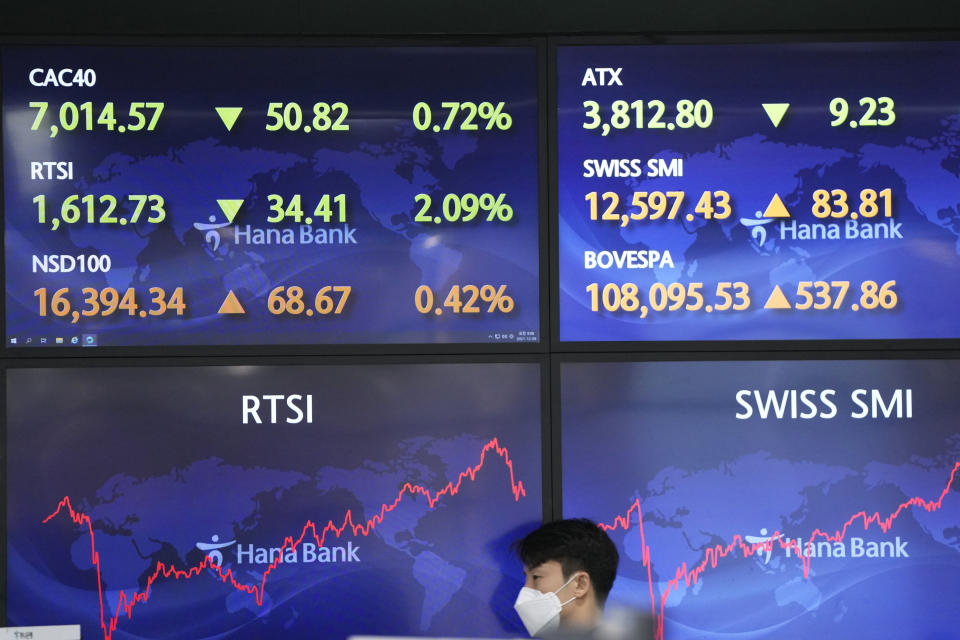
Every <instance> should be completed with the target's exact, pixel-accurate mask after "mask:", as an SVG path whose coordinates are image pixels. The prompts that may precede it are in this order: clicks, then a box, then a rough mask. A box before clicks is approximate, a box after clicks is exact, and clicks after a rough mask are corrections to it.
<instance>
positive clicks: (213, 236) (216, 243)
mask: <svg viewBox="0 0 960 640" xmlns="http://www.w3.org/2000/svg"><path fill="white" fill-rule="evenodd" d="M208 220H209V221H210V222H209V223H206V222H194V223H193V228H194V229H196V230H197V231H204V232H205V233H204V234H203V242H204V248H205V249H206V250H207V252H208V253H210V255H211V256H213V257H214V258H216V257H217V252H218V250H219V249H220V242H221V240H222V239H223V233H224V232H223V229H225V228H227V227H229V226H230V223H229V222H221V223H218V222H217V217H216V216H210V217H209V218H208Z"/></svg>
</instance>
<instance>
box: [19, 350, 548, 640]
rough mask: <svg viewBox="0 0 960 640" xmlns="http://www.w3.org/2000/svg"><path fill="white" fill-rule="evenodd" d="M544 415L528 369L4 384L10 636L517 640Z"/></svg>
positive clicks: (166, 375)
mask: <svg viewBox="0 0 960 640" xmlns="http://www.w3.org/2000/svg"><path fill="white" fill-rule="evenodd" d="M53 397H55V398H56V402H51V398H53ZM540 406H541V395H540V365H538V364H527V363H504V364H482V363H463V364H402V365H395V364H377V365H338V366H285V367H278V366H220V367H175V368H170V367H143V368H96V369H83V370H81V369H16V370H9V371H8V372H7V442H6V443H5V446H6V447H7V451H8V454H7V459H8V462H9V468H8V471H7V488H6V491H7V509H8V519H7V531H6V534H7V535H6V542H5V544H6V545H7V559H8V566H7V576H6V579H7V590H6V591H7V621H6V622H7V623H8V624H10V625H17V626H24V625H34V624H77V623H80V624H81V625H82V631H83V637H84V638H90V639H94V640H95V639H97V638H103V640H111V639H112V640H121V639H132V638H194V639H199V638H236V639H242V638H249V639H256V638H265V637H289V638H334V639H336V638H345V637H346V636H348V635H350V634H356V633H359V634H391V635H432V636H437V635H455V634H458V633H460V634H462V633H463V621H464V620H467V619H468V620H470V629H471V633H477V634H481V635H486V636H494V637H496V636H500V637H503V636H507V637H511V636H512V637H516V636H517V635H520V634H522V632H523V628H522V625H521V624H520V621H519V619H518V618H517V617H516V615H515V614H514V612H513V608H512V605H513V599H514V597H515V595H516V593H517V591H518V590H519V589H520V587H521V586H522V567H521V566H520V563H519V561H518V560H516V559H515V558H514V557H513V554H512V553H511V551H510V550H509V544H510V542H512V541H513V540H514V539H516V538H518V537H520V536H522V535H525V534H526V533H527V532H529V531H530V530H532V529H533V528H535V527H537V526H539V524H540V522H541V518H542V496H541V486H540V485H541V460H540V451H541V448H540V438H541V416H540Z"/></svg>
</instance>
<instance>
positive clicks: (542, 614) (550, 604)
mask: <svg viewBox="0 0 960 640" xmlns="http://www.w3.org/2000/svg"><path fill="white" fill-rule="evenodd" d="M576 577H577V576H576V575H573V576H571V577H570V579H569V580H567V581H566V582H564V583H563V586H562V587H560V589H563V587H565V586H567V585H568V584H570V583H571V582H573V579H574V578H576ZM560 589H557V590H556V591H551V592H550V593H541V592H539V591H537V590H536V589H533V588H531V587H524V588H522V589H520V593H519V594H518V595H517V601H516V602H514V603H513V608H514V609H516V611H517V615H519V616H520V620H521V621H522V622H523V626H524V627H526V628H527V633H529V634H530V636H531V637H533V636H535V635H537V634H538V633H541V632H544V631H546V632H550V631H555V630H556V629H557V627H559V626H560V609H562V608H563V607H564V605H566V604H569V603H570V602H573V601H574V600H576V599H577V598H576V596H574V597H573V598H570V599H569V600H567V601H566V602H564V603H562V604H561V602H560V598H558V597H557V593H558V592H559V591H560Z"/></svg>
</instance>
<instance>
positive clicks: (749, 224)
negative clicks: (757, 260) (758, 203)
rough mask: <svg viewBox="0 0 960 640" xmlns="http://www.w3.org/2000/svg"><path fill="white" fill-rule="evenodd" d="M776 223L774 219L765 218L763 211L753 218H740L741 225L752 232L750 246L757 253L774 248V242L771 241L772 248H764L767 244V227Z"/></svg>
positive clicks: (755, 214)
mask: <svg viewBox="0 0 960 640" xmlns="http://www.w3.org/2000/svg"><path fill="white" fill-rule="evenodd" d="M771 222H774V219H773V218H765V217H764V213H763V211H757V212H756V213H754V214H753V218H740V224H742V225H743V226H745V227H746V228H747V229H749V230H750V244H751V245H752V246H753V248H754V249H756V250H757V251H765V250H769V249H772V248H773V246H772V245H773V240H772V239H771V240H770V245H771V246H770V247H769V248H766V249H765V247H764V245H765V244H767V230H766V229H765V228H764V226H765V225H768V224H770V223H771Z"/></svg>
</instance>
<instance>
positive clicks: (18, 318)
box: [3, 47, 540, 346]
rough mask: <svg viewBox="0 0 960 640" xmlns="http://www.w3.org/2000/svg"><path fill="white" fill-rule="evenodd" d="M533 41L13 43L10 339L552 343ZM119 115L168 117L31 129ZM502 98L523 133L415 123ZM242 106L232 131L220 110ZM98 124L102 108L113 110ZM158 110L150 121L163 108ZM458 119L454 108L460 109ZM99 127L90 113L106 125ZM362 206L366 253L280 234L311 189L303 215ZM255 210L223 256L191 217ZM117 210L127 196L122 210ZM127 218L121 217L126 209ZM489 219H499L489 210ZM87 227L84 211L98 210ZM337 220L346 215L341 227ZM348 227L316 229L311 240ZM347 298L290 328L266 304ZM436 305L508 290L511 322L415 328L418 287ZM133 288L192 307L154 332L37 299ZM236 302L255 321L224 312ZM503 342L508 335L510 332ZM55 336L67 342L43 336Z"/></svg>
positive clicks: (360, 244) (455, 321) (290, 320)
mask: <svg viewBox="0 0 960 640" xmlns="http://www.w3.org/2000/svg"><path fill="white" fill-rule="evenodd" d="M536 60H537V56H536V51H535V49H534V48H533V47H501V48H497V47H458V48H436V47H406V48H396V47H394V48H337V47H311V48H306V47H304V48H283V47H248V48H223V47H216V48H214V47H203V48H198V47H194V48H168V47H136V48H122V47H113V48H110V47H73V48H57V49H51V48H42V47H7V48H4V50H3V109H4V119H3V153H4V167H5V171H4V174H5V175H4V188H5V211H6V216H5V225H6V226H5V230H6V285H7V287H6V290H7V297H6V300H7V312H6V313H7V332H8V335H9V336H11V337H18V336H19V337H20V340H19V342H18V345H23V344H24V340H23V337H24V336H32V337H33V338H34V340H33V342H32V346H36V343H37V340H36V338H37V337H38V336H63V335H67V336H70V335H74V334H77V335H78V334H81V333H84V334H96V336H97V344H99V345H101V346H120V345H230V344H365V343H438V342H495V341H500V340H504V341H505V340H507V339H508V338H507V337H506V336H509V335H510V334H511V333H512V334H513V336H514V337H513V338H509V339H510V340H511V341H516V335H517V332H518V331H520V330H523V331H528V332H531V333H530V334H527V335H525V338H527V339H533V340H535V339H536V337H537V336H538V335H539V331H540V326H539V318H540V316H539V280H538V279H539V265H538V261H539V254H538V249H537V246H538V228H539V227H538V224H539V223H538V219H539V212H538V206H539V205H538V200H539V197H538V156H537V154H538V129H537V127H538V114H537V66H536ZM36 67H41V68H48V67H49V68H55V69H60V68H74V69H76V68H91V69H94V70H96V73H97V82H96V85H95V86H94V87H84V88H54V87H43V88H39V87H33V86H31V85H30V83H29V82H28V74H29V71H30V70H31V69H33V68H36ZM68 100H69V101H73V102H75V103H77V104H79V103H81V102H85V101H90V102H92V103H93V104H94V105H95V107H99V106H102V105H103V104H104V103H106V102H108V101H113V102H114V103H115V105H116V110H117V112H118V121H119V122H121V123H122V122H124V121H125V120H127V119H129V118H127V117H126V110H127V109H128V108H129V105H130V103H131V102H135V101H162V102H164V103H165V105H166V106H165V108H164V112H163V114H162V115H161V118H160V121H159V124H158V126H157V130H156V131H153V132H138V133H131V132H126V133H123V134H120V133H118V132H116V131H114V132H109V131H106V130H105V129H104V127H102V126H97V127H95V130H94V131H92V132H87V131H83V132H81V131H79V130H77V131H73V132H67V131H60V133H59V134H58V135H57V136H56V137H54V138H51V137H50V136H49V133H48V129H49V127H48V126H47V123H49V122H52V120H51V119H50V118H51V116H50V115H48V116H47V118H46V120H45V124H44V125H43V126H42V127H41V129H40V130H39V131H31V130H30V129H31V126H32V124H33V121H34V117H35V115H36V113H37V110H36V109H29V108H27V105H28V103H29V102H30V101H49V102H50V104H51V113H53V112H54V111H55V110H56V109H57V108H58V106H59V105H60V104H61V103H62V102H64V101H68ZM485 100H490V101H493V102H494V103H497V102H500V101H503V102H504V103H505V107H504V111H506V112H508V113H509V114H510V115H511V116H512V118H513V124H512V126H511V128H510V129H509V130H508V131H500V130H499V129H496V128H494V129H493V130H492V131H486V130H484V122H483V121H479V124H480V130H479V131H475V132H472V131H456V130H451V131H441V132H440V133H434V132H433V131H431V130H428V131H425V132H420V131H418V130H416V129H415V127H414V125H413V122H412V120H411V113H412V111H413V107H414V105H415V104H416V103H418V102H420V101H426V102H428V103H429V104H430V105H431V106H432V107H433V109H434V121H435V122H436V121H438V119H439V120H440V121H441V122H442V115H443V113H441V111H440V103H441V102H442V101H474V102H480V101H485ZM321 101H323V102H328V103H333V102H336V101H342V102H345V103H346V104H348V105H349V109H350V110H349V114H348V117H347V120H346V122H347V123H348V124H349V126H350V130H349V131H348V132H326V133H323V132H319V133H318V132H316V131H312V132H310V133H304V132H303V131H296V132H289V131H285V130H284V131H279V132H267V131H265V129H264V128H265V126H266V124H267V123H268V122H271V120H269V119H268V118H267V115H266V111H267V105H268V103H271V102H279V103H288V102H297V103H298V104H300V105H301V106H302V108H303V110H304V123H305V124H309V123H310V122H311V121H312V118H313V111H312V106H313V104H314V103H316V102H321ZM217 106H234V107H235V106H243V107H244V111H243V113H242V114H241V115H240V117H239V119H238V120H237V123H236V124H235V125H234V127H233V129H232V130H231V131H229V132H228V131H227V130H226V128H225V126H224V124H223V123H222V122H221V120H220V118H219V117H218V115H217V113H216V111H215V110H214V107H217ZM97 113H99V111H98V112H97ZM147 113H151V112H149V111H148V112H147ZM444 113H445V112H444ZM95 117H96V114H95ZM34 161H72V162H73V163H74V179H73V180H65V181H56V180H54V181H38V180H31V179H30V162H34ZM485 192H489V193H493V194H500V193H504V194H506V199H505V202H506V203H508V204H509V205H511V206H512V207H513V209H514V217H513V220H511V221H510V222H508V223H502V222H500V223H486V222H477V221H474V222H470V223H465V224H440V225H435V224H433V223H431V224H430V225H429V226H428V225H426V224H424V223H420V222H414V221H413V218H414V216H415V215H416V214H417V212H418V211H419V210H420V204H419V203H417V202H415V200H414V197H415V196H416V195H417V194H419V193H427V194H429V195H431V196H432V197H433V200H434V209H433V211H434V212H435V213H438V214H439V212H440V204H441V201H442V199H443V196H444V195H445V194H447V193H457V194H463V193H485ZM40 193H43V194H45V195H46V196H47V202H48V211H49V212H51V213H56V212H58V211H59V203H60V202H62V201H63V200H64V199H65V198H66V197H68V196H69V195H72V194H80V195H85V194H94V195H97V196H99V195H101V194H104V193H107V194H112V195H115V196H118V197H120V198H123V197H125V196H126V195H127V194H144V193H147V194H152V193H156V194H160V195H162V196H163V197H164V199H165V202H166V210H167V220H166V221H164V222H162V223H160V224H156V225H153V224H143V223H138V224H137V225H135V227H134V226H126V227H119V226H117V225H105V224H99V223H98V224H94V225H90V224H87V223H86V222H80V223H77V224H72V225H66V224H64V225H62V226H61V227H60V228H59V229H58V230H56V231H52V230H51V229H50V225H49V223H48V224H47V225H40V224H39V223H38V221H37V205H35V204H34V203H33V198H34V197H36V196H37V195H38V194H40ZM339 193H343V194H346V196H347V202H348V211H347V224H348V225H350V227H351V228H352V229H354V230H355V234H354V236H353V237H354V238H355V239H356V243H355V244H342V245H341V244H326V245H324V244H300V243H299V239H300V235H299V226H298V225H297V224H296V223H294V222H293V220H292V219H288V222H284V223H279V224H277V225H273V224H271V223H268V222H267V221H266V218H267V216H269V215H272V213H271V212H270V210H269V205H270V203H269V201H268V196H269V195H270V194H278V195H281V196H283V197H284V199H285V203H289V201H290V198H291V197H292V196H293V195H294V194H301V195H302V196H303V198H302V200H303V202H302V206H303V209H304V213H305V216H307V217H309V216H310V214H311V213H312V212H313V209H314V207H315V205H316V202H317V201H318V199H319V197H320V195H322V194H330V195H331V197H332V196H334V195H336V194H339ZM224 198H226V199H240V198H243V199H244V202H245V203H244V206H243V208H242V209H241V210H240V213H239V214H238V215H237V217H236V219H235V221H234V225H233V226H229V227H227V228H226V229H225V230H223V231H222V232H220V233H221V241H222V242H221V243H220V244H219V246H217V247H216V249H214V248H213V245H212V244H211V243H210V242H209V241H207V240H206V239H205V236H206V231H204V230H202V229H199V228H198V227H197V226H196V225H204V224H210V222H208V221H209V218H210V217H213V218H214V220H213V221H212V223H213V224H222V223H225V222H226V218H225V216H224V214H223V212H222V211H221V210H220V208H219V207H218V205H217V202H216V201H217V200H218V199H224ZM122 204H123V202H122V201H121V205H122ZM121 208H122V207H121ZM479 218H485V216H483V215H481V216H478V219H479ZM84 220H85V218H84ZM334 220H336V218H334ZM247 225H250V226H251V227H252V228H262V229H267V228H274V227H276V228H280V229H290V230H292V231H293V232H294V233H295V235H296V238H297V243H296V244H292V245H276V244H274V245H269V246H268V245H252V244H249V243H246V242H245V243H243V244H240V243H239V241H238V238H240V239H241V240H242V239H243V236H237V234H236V233H235V231H236V229H238V228H239V229H241V230H246V226H247ZM325 226H326V228H341V227H342V225H340V224H333V223H331V224H329V225H322V224H318V223H315V224H313V225H311V227H310V228H311V229H312V230H313V231H314V232H315V231H316V230H317V229H319V228H324V227H325ZM46 254H52V255H59V254H66V255H72V256H78V255H91V254H98V255H100V254H106V255H109V256H110V257H111V258H112V268H111V270H110V271H109V272H108V273H106V274H101V273H97V274H89V273H87V274H81V273H79V272H78V271H75V272H73V273H65V274H61V273H56V274H54V273H43V272H42V271H37V272H34V270H33V261H32V256H34V255H40V256H42V255H46ZM343 284H349V285H351V286H352V287H353V292H352V294H351V298H350V301H349V303H348V307H347V308H346V310H345V312H344V313H343V315H340V316H334V315H330V316H326V317H323V318H320V317H317V316H315V317H313V318H306V317H304V316H302V315H301V316H288V315H284V316H274V315H271V314H270V313H269V312H268V310H267V296H268V294H269V292H270V291H271V290H273V289H274V287H276V286H279V285H286V286H294V285H295V286H300V287H302V288H303V289H304V291H305V293H306V295H305V299H306V300H308V301H309V302H312V301H313V296H314V294H315V293H316V292H317V291H318V290H319V289H320V288H321V287H323V286H326V285H343ZM423 284H425V285H429V286H431V287H432V288H433V289H434V290H435V292H436V294H437V295H438V296H441V297H440V299H439V300H438V301H437V304H438V305H439V303H441V302H442V301H443V297H442V295H443V294H444V293H445V292H446V291H447V290H449V288H450V287H451V286H452V285H455V284H458V285H465V284H474V285H483V284H490V285H494V286H495V287H499V286H500V285H506V286H507V295H510V296H511V297H512V298H513V299H514V301H515V308H514V309H513V310H512V311H511V312H510V313H509V314H502V313H492V314H488V313H486V309H487V305H486V304H482V305H481V306H482V309H483V311H482V312H481V313H479V314H458V315H454V314H453V313H451V312H450V310H449V309H445V311H447V313H446V315H444V316H443V317H435V316H433V315H430V316H424V315H421V314H420V313H419V312H418V311H417V309H416V307H415V305H414V293H415V292H416V290H417V288H418V287H419V286H420V285H423ZM107 286H111V287H114V288H117V289H119V290H121V291H124V290H126V288H127V287H135V288H136V289H137V291H138V294H139V297H140V298H141V299H142V303H143V302H148V301H149V298H148V296H147V293H146V292H147V290H148V289H149V288H150V287H154V286H156V287H163V288H165V289H166V290H167V291H168V292H170V291H173V290H174V289H175V288H176V287H183V288H184V300H185V303H186V305H187V313H186V314H185V315H184V316H183V317H182V318H181V317H177V316H175V315H173V314H172V313H169V314H168V315H167V316H164V317H158V318H152V317H147V318H140V317H130V316H129V315H128V314H127V313H126V312H120V313H115V314H113V315H112V316H109V317H95V318H82V319H81V321H80V323H78V324H71V323H70V321H69V318H66V319H61V318H55V317H53V316H52V315H48V316H47V317H45V318H41V317H40V316H39V315H38V302H37V298H36V297H35V296H34V291H35V290H36V289H38V288H40V287H47V288H48V289H50V295H52V293H53V291H55V290H57V289H59V288H60V287H69V288H70V289H71V291H72V292H73V302H74V307H75V308H77V307H78V305H79V301H80V289H81V288H83V287H96V288H98V289H100V288H103V287H107ZM230 290H232V291H234V292H235V293H236V295H237V296H238V298H239V300H240V302H241V304H243V306H244V307H245V308H246V311H247V315H246V316H221V315H218V314H217V311H218V309H219V307H220V305H221V303H222V302H223V301H224V298H225V296H226V295H227V292H228V291H230ZM496 334H502V335H503V336H504V337H502V338H499V339H497V338H496V337H495V336H496ZM48 344H53V341H52V340H51V341H49V342H48Z"/></svg>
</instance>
